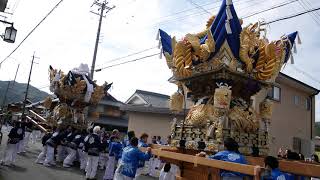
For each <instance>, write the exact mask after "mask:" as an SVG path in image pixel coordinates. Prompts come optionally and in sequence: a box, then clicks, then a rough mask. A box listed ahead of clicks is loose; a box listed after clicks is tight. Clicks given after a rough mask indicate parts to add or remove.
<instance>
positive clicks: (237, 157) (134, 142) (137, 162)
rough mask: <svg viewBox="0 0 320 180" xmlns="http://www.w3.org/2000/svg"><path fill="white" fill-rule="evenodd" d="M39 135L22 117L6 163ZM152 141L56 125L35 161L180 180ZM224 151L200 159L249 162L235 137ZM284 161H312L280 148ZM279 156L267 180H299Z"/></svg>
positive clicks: (232, 175)
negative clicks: (154, 151) (281, 163)
mask: <svg viewBox="0 0 320 180" xmlns="http://www.w3.org/2000/svg"><path fill="white" fill-rule="evenodd" d="M39 136H40V133H39V130H37V129H33V126H32V123H31V122H30V121H28V120H26V119H25V118H22V120H21V121H15V122H14V123H13V125H12V128H10V129H9V133H8V141H7V146H6V149H5V153H4V158H3V160H2V162H1V163H2V164H3V165H7V166H13V165H14V163H15V160H16V156H17V154H18V153H25V152H26V147H27V145H28V143H29V141H30V139H31V142H32V143H34V142H35V141H36V140H37V138H39ZM148 138H149V136H148V134H146V133H143V134H142V135H141V136H140V137H139V138H137V137H136V136H135V133H134V131H129V132H128V133H127V135H126V138H121V135H120V132H119V131H118V130H117V129H114V130H113V131H112V132H111V133H110V134H109V133H108V132H106V131H105V130H104V129H101V128H100V127H99V126H94V127H92V128H89V129H87V130H78V129H74V128H73V127H71V126H68V127H65V128H61V127H57V128H56V127H53V128H52V129H51V131H50V132H48V133H46V134H44V135H43V136H42V138H41V143H42V151H41V153H40V154H39V155H38V157H37V159H36V160H35V162H36V163H38V164H42V165H44V166H47V167H51V166H56V165H57V164H58V165H59V164H61V165H62V166H63V167H64V168H70V167H79V168H80V170H82V171H83V172H84V173H85V178H86V179H87V180H93V179H96V173H97V170H98V169H100V170H104V171H105V172H104V176H103V180H112V179H114V180H133V179H137V177H139V176H141V175H146V176H153V177H159V179H160V180H175V175H176V174H177V172H178V171H179V167H178V166H176V165H174V164H170V163H165V162H163V161H161V160H160V159H158V158H157V157H156V156H154V155H152V154H151V148H150V145H149V144H148ZM151 142H152V143H153V144H161V145H168V144H170V142H171V138H170V136H169V137H168V139H167V143H166V144H164V143H163V142H162V140H161V137H160V136H158V137H156V136H153V137H152V139H151ZM139 147H145V148H146V151H145V152H142V151H141V150H140V149H139ZM224 147H225V150H224V151H220V152H217V153H216V154H214V155H206V153H204V152H201V153H199V154H197V156H201V157H207V158H209V159H215V160H222V161H228V162H233V163H240V164H247V161H246V158H245V156H243V155H242V154H241V153H240V152H239V150H238V148H239V146H238V144H237V142H236V141H235V140H234V139H232V138H227V139H225V141H224ZM278 158H281V159H288V160H306V159H305V158H304V156H303V155H302V154H298V153H295V152H292V151H290V150H286V151H283V150H282V149H281V150H279V155H278ZM278 158H275V157H272V156H268V157H265V159H264V163H265V169H266V171H265V172H264V173H263V174H262V177H261V179H268V180H269V179H270V180H294V179H296V178H297V175H294V174H290V173H285V172H281V171H280V170H279V161H278ZM310 161H312V162H313V163H319V159H318V156H317V155H313V156H312V159H310ZM220 175H221V177H222V179H225V180H240V179H244V177H247V176H246V175H245V174H241V173H238V172H231V171H225V170H222V171H221V172H220ZM302 179H303V177H302ZM313 179H316V178H313Z"/></svg>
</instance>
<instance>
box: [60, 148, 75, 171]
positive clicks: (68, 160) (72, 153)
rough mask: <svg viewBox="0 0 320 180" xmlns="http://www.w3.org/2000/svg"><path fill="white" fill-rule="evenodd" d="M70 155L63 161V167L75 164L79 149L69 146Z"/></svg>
mask: <svg viewBox="0 0 320 180" xmlns="http://www.w3.org/2000/svg"><path fill="white" fill-rule="evenodd" d="M68 153H69V154H68V156H67V157H66V158H65V159H64V161H63V167H70V166H72V165H73V161H74V160H75V159H76V155H77V151H76V150H75V149H72V148H69V147H68Z"/></svg>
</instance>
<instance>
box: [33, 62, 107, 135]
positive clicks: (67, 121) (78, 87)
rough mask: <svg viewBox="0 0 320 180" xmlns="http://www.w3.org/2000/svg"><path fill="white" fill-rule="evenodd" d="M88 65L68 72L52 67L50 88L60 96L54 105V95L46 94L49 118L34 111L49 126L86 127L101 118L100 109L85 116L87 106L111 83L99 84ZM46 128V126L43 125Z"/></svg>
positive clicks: (81, 65)
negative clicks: (92, 78)
mask: <svg viewBox="0 0 320 180" xmlns="http://www.w3.org/2000/svg"><path fill="white" fill-rule="evenodd" d="M88 75H89V67H88V65H87V64H80V66H79V67H77V68H74V69H72V70H70V71H69V72H68V73H67V74H65V73H64V72H63V71H61V70H58V69H54V68H53V67H52V66H50V67H49V80H50V91H51V92H52V93H54V95H55V96H57V98H58V99H59V102H58V103H55V104H53V103H52V98H50V97H47V98H46V99H45V100H44V102H43V106H44V107H45V108H46V109H47V112H48V113H47V115H46V118H43V117H40V116H39V115H37V114H35V113H34V112H31V113H32V114H33V115H34V116H36V117H37V119H40V120H41V121H42V122H44V123H45V124H46V126H50V127H53V126H55V127H57V126H60V127H66V126H68V125H71V126H72V127H74V128H76V129H87V128H88V125H90V123H92V121H93V120H94V119H97V118H98V117H99V114H98V113H97V112H91V114H90V116H91V118H90V119H89V118H85V113H86V109H85V108H87V107H89V106H90V107H94V106H95V105H97V104H98V103H99V101H100V100H101V99H102V98H103V97H104V96H105V95H106V94H107V91H108V90H109V88H110V87H111V85H112V83H110V84H108V83H104V84H103V85H102V86H99V85H97V84H96V82H95V81H93V80H91V79H90V78H89V76H88ZM42 129H43V128H42Z"/></svg>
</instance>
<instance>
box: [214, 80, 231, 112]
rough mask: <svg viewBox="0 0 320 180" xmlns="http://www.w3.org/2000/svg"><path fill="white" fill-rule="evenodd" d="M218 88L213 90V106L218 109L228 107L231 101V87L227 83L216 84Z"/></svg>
mask: <svg viewBox="0 0 320 180" xmlns="http://www.w3.org/2000/svg"><path fill="white" fill-rule="evenodd" d="M217 85H218V88H216V89H215V92H214V107H215V108H220V109H229V106H230V101H231V93H232V91H231V90H230V89H231V87H229V86H228V85H227V84H222V83H220V84H217Z"/></svg>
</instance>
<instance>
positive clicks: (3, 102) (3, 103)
mask: <svg viewBox="0 0 320 180" xmlns="http://www.w3.org/2000/svg"><path fill="white" fill-rule="evenodd" d="M19 66H20V64H18V67H17V70H16V75H15V76H14V80H13V84H12V87H13V86H14V84H15V82H16V78H17V74H18V71H19ZM10 84H11V81H9V82H8V86H7V89H6V92H5V94H4V98H3V101H2V109H3V108H4V106H5V104H6V101H7V95H8V91H9V89H10Z"/></svg>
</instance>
